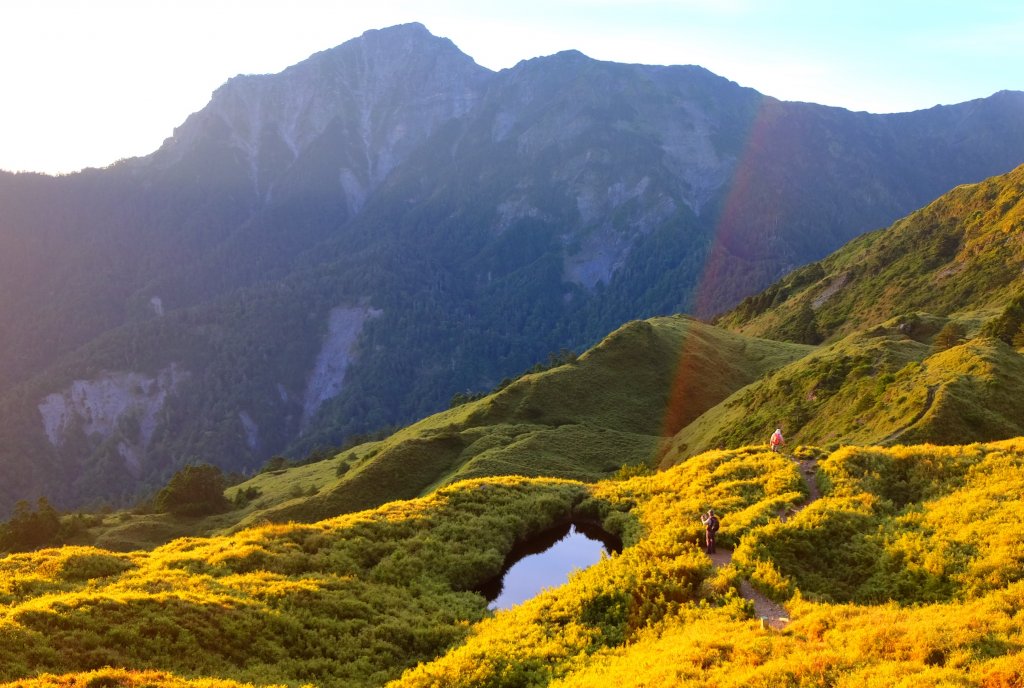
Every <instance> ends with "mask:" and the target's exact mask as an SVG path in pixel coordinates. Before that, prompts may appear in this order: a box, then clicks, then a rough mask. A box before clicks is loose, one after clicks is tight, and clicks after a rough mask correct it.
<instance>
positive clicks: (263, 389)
mask: <svg viewBox="0 0 1024 688" xmlns="http://www.w3.org/2000/svg"><path fill="white" fill-rule="evenodd" d="M1022 161H1024V94H1022V93H1018V92H1002V93H998V94H996V95H994V96H992V97H990V98H986V99H982V100H977V101H972V102H969V103H963V104H960V105H953V106H946V107H936V108H932V109H930V110H925V111H920V112H913V113H906V114H899V115H871V114H867V113H852V112H848V111H845V110H841V109H836V108H827V107H823V106H818V105H812V104H806V103H786V102H781V101H778V100H775V99H773V98H770V97H768V96H764V95H761V94H759V93H757V92H756V91H753V90H751V89H745V88H741V87H739V86H737V85H736V84H734V83H732V82H730V81H728V80H726V79H723V78H721V77H718V76H715V75H713V74H711V73H710V72H708V71H706V70H704V69H701V68H699V67H654V66H643V65H623V64H615V63H607V62H599V61H596V60H592V59H589V58H587V57H586V56H584V55H581V54H580V53H578V52H565V53H559V54H557V55H553V56H550V57H545V58H538V59H534V60H529V61H525V62H522V63H520V64H519V65H517V66H515V67H514V68H512V69H508V70H504V71H501V72H497V73H495V72H491V71H489V70H487V69H484V68H482V67H480V66H478V65H476V64H475V63H474V62H473V60H472V59H471V58H469V57H468V56H466V55H464V54H463V53H461V52H460V51H459V50H458V49H457V48H456V47H455V46H454V45H453V44H452V43H451V42H450V41H447V40H445V39H440V38H436V37H434V36H432V35H431V34H430V33H429V32H428V31H427V30H426V29H425V28H424V27H422V26H420V25H418V24H412V25H406V26H399V27H394V28H390V29H385V30H381V31H370V32H367V33H366V34H364V35H363V36H362V37H360V38H358V39H355V40H353V41H350V42H348V43H345V44H343V45H341V46H339V47H337V48H334V49H332V50H328V51H325V52H323V53H319V54H317V55H314V56H313V57H311V58H310V59H308V60H306V61H305V62H302V63H300V64H298V65H295V66H293V67H291V68H289V69H287V70H285V71H284V72H282V73H281V74H277V75H268V76H244V77H236V78H234V79H232V80H230V81H228V82H227V83H226V84H225V85H224V86H222V87H221V88H220V89H218V90H217V91H216V92H215V93H214V95H213V98H212V99H211V102H210V104H209V105H208V106H207V107H206V108H205V109H203V110H202V111H200V112H198V113H196V114H194V115H192V116H191V117H189V118H188V120H187V121H186V122H185V123H184V124H183V125H182V126H181V127H179V128H178V129H177V130H176V131H175V132H174V135H173V136H172V137H171V138H169V139H168V140H167V141H166V142H165V144H164V145H163V146H162V147H161V148H160V150H158V151H156V152H155V153H153V154H152V155H150V156H147V157H145V158H139V159H133V160H126V161H122V162H120V163H117V164H115V165H112V166H111V167H109V168H106V169H103V170H86V171H83V172H81V173H78V174H73V175H66V176H62V177H47V176H43V175H33V174H17V175H15V174H7V173H0V209H2V216H0V319H2V321H3V322H4V323H7V324H6V325H5V326H4V327H3V329H2V330H0V418H3V424H2V428H0V465H2V466H3V467H4V472H5V481H4V483H3V484H2V485H0V508H9V506H10V505H11V504H12V503H13V502H14V500H16V499H18V498H20V497H24V496H31V495H34V494H46V495H48V496H49V497H50V498H52V499H54V500H55V501H56V502H58V503H59V504H63V505H72V504H80V503H83V502H86V501H89V500H96V499H114V500H119V499H127V498H131V497H133V496H135V495H137V494H138V493H139V492H140V491H142V490H146V489H151V488H153V487H155V486H157V485H160V484H162V483H163V482H165V481H166V479H167V477H168V476H169V475H170V474H171V473H172V472H173V471H174V470H175V469H176V468H178V467H180V466H181V465H182V464H184V463H187V462H189V461H194V460H204V461H210V462H213V463H217V464H219V465H221V466H222V467H224V468H226V469H228V470H251V469H253V468H255V467H257V466H259V465H260V464H261V463H263V462H264V461H265V460H266V459H267V458H268V457H269V456H271V455H273V454H276V453H281V452H288V453H291V454H293V455H299V454H303V453H305V452H308V451H310V450H312V449H314V448H316V447H318V446H328V445H334V444H338V443H340V442H342V441H344V440H345V439H346V438H351V437H352V436H354V435H356V434H358V433H364V432H367V431H373V430H377V429H380V428H382V427H386V426H389V425H395V424H404V423H407V422H408V421H410V420H412V419H415V418H419V417H422V416H425V415H427V414H428V413H431V412H433V411H436V410H438V409H440V408H443V407H444V406H445V405H446V403H447V401H448V400H449V399H450V398H451V397H452V395H453V394H454V393H457V392H467V391H469V392H478V391H482V390H487V389H489V388H492V387H494V386H495V385H497V384H498V383H499V382H500V381H501V380H502V378H504V377H506V376H510V375H515V374H517V373H519V372H521V371H523V370H525V369H526V368H528V367H529V366H530V365H532V364H534V363H536V362H537V361H539V360H543V359H544V358H545V356H546V355H547V354H549V353H550V352H557V351H559V350H560V349H563V348H581V347H585V346H589V345H590V344H592V343H593V342H595V341H597V340H598V339H599V338H600V337H602V336H603V335H604V334H605V333H607V332H609V331H611V330H612V329H614V328H616V327H618V326H619V325H620V324H621V323H623V322H625V321H627V320H630V319H634V318H642V317H649V316H654V315H665V314H670V313H675V312H690V313H695V314H698V315H701V316H710V315H713V314H715V313H718V312H720V311H723V310H725V309H727V308H730V307H732V306H734V305H736V304H737V303H738V302H740V300H741V299H743V298H744V297H747V296H750V295H752V294H754V293H756V292H757V291H758V290H760V289H762V288H764V287H767V286H769V285H770V284H771V283H772V282H773V281H775V280H776V279H778V278H779V277H780V276H782V275H784V274H785V273H787V272H788V271H789V270H791V269H792V268H795V267H798V266H801V265H804V264H807V263H810V262H813V261H816V260H818V259H820V258H822V257H823V256H825V255H826V254H828V253H829V252H830V251H833V250H834V249H836V248H838V247H839V246H841V245H842V244H844V243H845V242H847V241H849V240H850V239H852V238H854V237H855V236H857V235H859V234H861V233H863V232H865V231H867V230H871V229H874V228H877V227H880V226H883V225H887V224H889V223H890V222H892V221H893V220H895V219H896V218H898V217H900V216H902V215H905V214H906V213H908V212H910V211H911V210H914V209H915V208H918V207H921V206H923V205H925V204H926V203H928V202H929V201H931V200H932V199H933V198H935V197H936V196H938V195H939V194H941V193H943V192H945V191H946V190H948V189H950V188H952V187H954V186H956V185H958V184H962V183H966V182H976V181H980V180H982V179H984V178H986V177H989V176H991V175H994V174H999V173H1004V172H1006V171H1008V170H1010V169H1012V168H1013V167H1015V166H1016V165H1018V164H1020V163H1021V162H1022ZM922 231H924V233H925V236H926V237H927V236H930V235H929V234H928V230H927V229H924V230H922ZM953 243H954V242H953V239H950V240H949V242H948V243H947V244H941V245H940V246H938V248H936V249H935V250H936V251H938V252H939V253H938V254H937V257H935V260H939V261H941V260H942V259H943V256H946V255H947V254H949V252H951V251H954V252H958V251H961V250H962V246H961V244H959V243H957V244H956V245H955V246H954V245H953ZM918 245H919V244H918V243H914V242H910V243H908V244H907V245H906V246H905V247H903V248H902V249H901V250H904V251H905V252H906V253H907V255H914V254H915V251H916V250H917V247H918ZM821 269H824V268H821ZM993 269H995V268H993ZM826 273H827V270H826ZM805 274H806V275H808V277H807V283H808V284H810V283H815V284H816V283H817V281H816V280H817V279H820V276H819V275H818V274H817V273H814V274H813V275H811V274H810V273H805ZM811 277H814V279H811ZM834 279H836V278H834ZM847 279H851V278H847ZM957 279H959V278H957ZM775 288H777V287H775ZM822 289H825V287H822ZM836 289H837V290H838V289H839V288H838V287H836ZM776 293H778V292H776ZM819 296H820V294H819ZM780 300H781V297H780ZM826 302H827V299H826V300H825V301H823V303H826ZM839 302H840V300H838V299H837V300H836V301H835V303H839ZM751 303H752V302H750V301H748V302H747V304H748V306H747V307H746V310H745V311H744V314H745V315H743V316H742V317H743V318H753V317H755V316H757V315H759V313H757V312H756V311H758V309H760V308H761V306H759V305H754V306H751V305H750V304H751ZM742 308H744V307H742V306H741V309H742ZM822 308H823V309H824V310H822V309H821V308H819V309H818V310H816V311H815V314H814V318H815V319H816V321H817V322H816V327H817V330H816V331H817V333H818V335H820V336H828V335H829V334H830V333H832V332H840V331H841V330H842V329H843V320H842V318H841V317H840V316H839V315H834V316H831V315H829V314H830V313H832V311H831V310H829V309H831V308H832V305H831V304H826V305H825V306H823V307H822ZM812 310H813V309H812ZM785 312H786V311H785V309H783V310H781V311H778V313H785ZM837 313H838V311H837ZM826 316H829V317H831V318H832V319H831V320H830V319H828V318H827V317H826ZM735 317H740V316H735ZM772 317H776V318H779V319H781V318H783V317H789V316H783V315H777V316H772ZM801 317H802V316H801ZM738 322H739V321H738V320H737V323H738ZM744 322H746V320H744ZM766 322H768V321H766ZM772 322H776V324H778V323H779V322H781V320H777V321H772ZM771 326H773V325H766V327H771ZM780 326H781V325H780ZM766 332H767V330H766ZM777 334H779V336H783V335H786V332H784V331H781V330H780V331H779V333H777ZM790 338H792V337H790ZM675 429H676V428H673V431H674V430H675Z"/></svg>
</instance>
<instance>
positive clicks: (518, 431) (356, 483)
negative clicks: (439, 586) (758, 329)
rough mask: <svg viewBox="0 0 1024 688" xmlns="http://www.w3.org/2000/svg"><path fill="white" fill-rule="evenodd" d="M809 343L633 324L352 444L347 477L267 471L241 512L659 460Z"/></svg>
mask: <svg viewBox="0 0 1024 688" xmlns="http://www.w3.org/2000/svg"><path fill="white" fill-rule="evenodd" d="M808 351H810V348H809V347H806V346H800V345H794V344H788V343H781V342H773V341H768V340H761V339H755V338H750V337H746V336H742V335H736V334H734V333H731V332H728V331H725V330H722V329H720V328H715V327H712V326H709V325H706V324H703V323H700V322H698V321H695V320H692V319H690V318H686V317H682V316H679V317H672V318H656V319H652V320H648V321H638V322H633V323H629V324H627V325H625V326H623V327H621V328H620V329H619V330H617V331H616V332H614V333H612V334H611V335H609V336H608V337H607V338H606V339H605V340H604V341H603V342H601V343H600V344H599V345H598V346H596V347H594V348H593V349H591V350H590V351H588V352H586V353H584V354H583V355H582V356H580V357H579V358H578V359H577V360H576V361H575V362H574V363H571V364H567V365H562V366H559V367H557V368H553V369H551V370H547V371H544V372H541V373H535V374H530V375H525V376H524V377H522V378H520V379H519V380H517V381H516V382H514V383H512V384H511V385H509V386H508V387H506V388H505V389H502V390H500V391H498V392H496V393H494V394H491V395H488V396H486V397H484V398H483V399H479V400H476V401H472V402H469V403H467V404H463V405H461V406H457V407H455V408H453V409H451V410H449V411H446V412H443V413H439V414H436V415H434V416H430V417H429V418H426V419H424V420H423V421H420V422H418V423H416V424H414V425H411V426H409V427H408V428H405V429H403V430H400V431H399V432H397V433H395V434H394V435H392V436H391V437H389V438H387V439H386V440H384V441H382V442H379V443H374V444H373V445H366V446H362V447H357V448H356V449H355V450H353V451H352V452H347V453H344V454H342V455H341V456H340V457H339V459H338V462H343V463H345V465H346V468H347V470H346V471H345V472H344V473H343V474H342V475H341V476H340V477H336V476H334V475H333V474H331V473H330V472H324V471H323V470H322V469H319V468H313V467H303V468H301V469H291V470H290V471H289V474H291V475H289V476H288V477H285V478H284V480H285V481H290V482H289V485H290V486H289V487H288V488H287V492H286V493H285V494H284V495H282V493H281V488H280V487H273V485H277V486H280V485H282V484H283V483H282V482H281V481H280V480H279V479H278V478H277V477H275V478H274V479H273V480H271V479H269V478H266V477H263V476H260V477H257V478H256V479H255V480H254V481H252V482H251V483H248V484H244V485H242V486H240V487H239V488H237V489H239V490H245V489H247V488H249V487H257V488H259V489H260V490H261V493H263V497H261V498H260V499H258V500H256V502H255V503H254V504H252V505H251V506H250V507H249V508H248V510H247V512H245V514H244V515H243V516H242V518H243V520H242V523H243V524H246V523H253V522H256V521H259V520H264V519H267V520H272V521H288V520H295V521H311V520H317V519H320V518H326V517H329V516H333V515H336V514H339V513H345V512H349V511H355V510H358V509H365V508H370V507H374V506H377V505H379V504H382V503H384V502H387V501H390V500H392V499H409V498H413V497H417V496H420V495H423V494H426V493H428V492H429V491H430V490H433V489H436V488H438V487H440V486H442V485H446V484H449V483H451V482H454V481H456V480H461V479H466V478H474V477H483V476H492V475H524V476H553V477H562V478H569V479H574V480H583V481H594V480H598V479H600V478H602V477H606V476H608V475H611V474H612V473H614V472H615V471H617V470H618V469H619V468H621V467H622V466H624V465H635V464H643V465H650V464H652V463H653V462H654V461H655V460H656V457H657V454H658V451H659V447H660V445H661V443H662V442H663V440H664V437H665V436H666V434H667V435H669V436H670V435H671V434H672V433H673V432H675V431H676V430H677V429H679V428H681V427H683V426H685V425H686V424H688V423H689V422H691V421H692V420H693V419H695V418H696V417H697V416H699V415H700V414H701V413H702V412H704V411H705V410H707V409H709V408H711V407H713V406H714V405H715V404H717V403H718V402H720V401H721V400H723V399H725V398H726V397H727V396H728V395H730V394H731V393H732V392H734V391H735V390H737V389H739V388H741V387H743V386H744V385H746V384H749V383H750V382H753V381H754V380H756V379H758V378H759V377H761V376H762V375H764V374H765V373H767V372H770V371H772V370H774V369H776V368H778V367H780V366H782V365H785V364H786V363H789V362H790V361H793V360H795V359H797V358H799V357H801V356H804V355H806V353H807V352H808ZM331 463H333V462H331ZM336 467H337V464H334V468H336ZM331 470H333V468H332V469H331ZM292 471H295V472H294V474H292ZM318 471H319V472H318ZM303 491H306V492H316V494H313V495H309V494H305V493H304V492H303ZM233 494H234V492H233V491H230V492H229V496H232V495H233ZM275 494H276V495H277V497H274V495H275ZM282 496H287V497H288V499H287V500H282V499H280V498H281V497H282ZM282 502H283V503H282Z"/></svg>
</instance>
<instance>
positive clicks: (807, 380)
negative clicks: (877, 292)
mask: <svg viewBox="0 0 1024 688" xmlns="http://www.w3.org/2000/svg"><path fill="white" fill-rule="evenodd" d="M1022 389H1024V356H1022V355H1021V354H1020V353H1019V352H1018V351H1016V350H1014V349H1013V348H1011V347H1009V346H1008V345H1006V344H1005V343H1003V342H1002V341H1000V340H997V339H994V338H991V337H977V338H974V339H971V340H967V341H965V342H963V343H962V344H959V345H956V346H952V347H950V348H949V349H945V350H938V349H937V348H936V347H934V346H931V345H929V344H925V343H921V342H918V341H916V340H914V339H912V338H910V337H908V336H906V335H904V334H902V333H901V332H900V330H899V327H898V323H896V322H890V323H889V326H884V327H883V326H880V327H877V328H874V329H873V330H871V331H870V332H868V333H860V334H854V335H850V336H848V337H846V338H844V339H842V340H840V341H838V342H835V343H833V344H830V345H828V346H825V347H822V348H820V349H819V350H817V351H815V352H814V353H813V354H811V355H809V356H807V357H805V358H803V359H800V360H798V361H796V362H794V363H791V364H789V365H787V366H785V367H783V368H780V369H779V370H776V371H774V372H772V373H769V374H767V375H765V376H764V377H763V378H762V379H760V380H758V381H757V382H754V383H752V384H751V385H749V386H747V387H745V388H743V389H742V390H740V391H738V392H736V393H735V394H733V395H732V396H730V397H729V398H728V399H727V400H725V401H724V402H722V403H721V404H719V405H717V406H716V407H714V408H713V409H710V410H709V411H708V412H706V413H705V414H703V415H702V416H701V417H699V418H698V419H697V420H696V421H695V422H693V423H691V424H690V425H689V426H687V427H685V428H683V429H682V430H681V431H680V432H679V433H678V434H677V435H676V437H675V438H674V439H673V441H672V444H671V447H670V449H669V450H668V451H667V452H666V454H665V456H664V458H663V459H662V463H663V465H671V464H673V463H675V462H678V461H680V460H683V459H684V458H685V457H687V456H690V455H692V454H695V453H699V452H701V451H704V450H706V449H710V448H715V447H735V446H741V445H744V444H755V443H767V440H768V435H769V434H770V433H771V431H772V429H773V428H775V427H778V426H781V427H782V428H783V429H784V430H785V435H786V437H787V441H789V442H790V443H791V444H813V445H818V446H839V445H840V444H892V443H895V442H899V443H904V444H905V443H912V442H935V443H941V444H956V443H963V442H973V441H984V440H994V439H1005V438H1010V437H1015V436H1018V435H1022V434H1024V404H1021V403H1020V402H1019V397H1020V390H1022Z"/></svg>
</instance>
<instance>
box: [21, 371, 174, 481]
mask: <svg viewBox="0 0 1024 688" xmlns="http://www.w3.org/2000/svg"><path fill="white" fill-rule="evenodd" d="M188 377H189V374H188V372H187V371H185V370H183V369H181V368H180V367H178V366H177V365H174V364H171V365H170V366H168V367H167V368H165V369H163V370H161V371H160V372H159V373H158V374H157V375H156V377H148V376H146V375H143V374H141V373H133V372H111V373H105V374H104V375H102V376H100V377H98V378H95V379H93V380H75V381H74V382H73V383H71V386H70V387H68V388H67V389H65V390H64V391H62V392H55V393H53V394H49V395H47V396H46V398H45V399H43V400H42V401H41V402H40V403H39V414H40V415H41V416H42V421H43V429H44V431H45V433H46V437H47V439H48V440H49V441H50V444H52V445H53V446H54V447H59V446H61V445H62V444H64V442H65V441H66V440H68V439H69V438H70V437H72V436H76V435H78V436H81V435H84V436H85V437H86V438H98V439H100V440H106V439H109V438H110V437H112V436H114V435H115V433H120V438H119V440H118V446H117V449H118V452H119V453H120V455H121V457H122V458H123V459H124V462H125V467H126V468H127V469H128V470H129V472H131V473H132V474H133V475H135V476H138V475H139V472H140V470H141V465H142V457H143V455H144V454H145V451H146V449H147V448H148V447H149V444H150V441H151V440H152V438H153V433H154V431H155V430H156V427H157V422H158V418H157V417H158V415H159V413H160V411H161V410H162V409H163V407H164V404H165V402H166V401H167V398H168V396H170V395H171V394H173V393H174V391H175V389H177V387H178V385H180V384H181V382H183V381H184V380H186V379H187V378H188Z"/></svg>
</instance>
